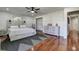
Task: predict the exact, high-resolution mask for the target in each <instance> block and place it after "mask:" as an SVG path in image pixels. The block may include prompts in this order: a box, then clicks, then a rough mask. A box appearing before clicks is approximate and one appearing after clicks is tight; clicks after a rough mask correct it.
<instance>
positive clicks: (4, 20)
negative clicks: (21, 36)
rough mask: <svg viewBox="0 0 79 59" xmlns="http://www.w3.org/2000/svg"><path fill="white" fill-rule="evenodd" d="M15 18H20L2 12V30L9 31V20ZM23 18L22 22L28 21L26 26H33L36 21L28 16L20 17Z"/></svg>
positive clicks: (0, 22)
mask: <svg viewBox="0 0 79 59" xmlns="http://www.w3.org/2000/svg"><path fill="white" fill-rule="evenodd" d="M13 16H14V17H18V16H16V15H13V14H10V13H6V12H0V30H1V29H3V30H6V29H7V21H8V20H9V19H11V20H13ZM20 17H22V20H25V21H26V26H28V27H29V26H32V23H33V22H34V21H32V20H33V18H32V17H27V16H20Z"/></svg>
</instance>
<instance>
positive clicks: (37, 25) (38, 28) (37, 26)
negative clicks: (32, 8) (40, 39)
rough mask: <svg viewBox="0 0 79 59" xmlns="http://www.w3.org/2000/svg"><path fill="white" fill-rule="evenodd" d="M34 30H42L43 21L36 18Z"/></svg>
mask: <svg viewBox="0 0 79 59" xmlns="http://www.w3.org/2000/svg"><path fill="white" fill-rule="evenodd" d="M36 30H41V31H42V30H43V19H42V18H37V19H36Z"/></svg>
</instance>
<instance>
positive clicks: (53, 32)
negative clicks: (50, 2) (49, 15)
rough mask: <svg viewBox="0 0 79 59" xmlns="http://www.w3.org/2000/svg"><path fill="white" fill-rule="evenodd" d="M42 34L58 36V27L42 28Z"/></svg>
mask: <svg viewBox="0 0 79 59" xmlns="http://www.w3.org/2000/svg"><path fill="white" fill-rule="evenodd" d="M44 33H46V34H50V35H56V36H60V27H59V26H44Z"/></svg>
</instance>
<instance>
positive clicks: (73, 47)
mask: <svg viewBox="0 0 79 59" xmlns="http://www.w3.org/2000/svg"><path fill="white" fill-rule="evenodd" d="M67 42H68V44H67V49H68V50H69V51H79V32H78V31H75V30H72V31H70V32H69V35H68V41H67Z"/></svg>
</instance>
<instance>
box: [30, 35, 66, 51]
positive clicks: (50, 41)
mask: <svg viewBox="0 0 79 59" xmlns="http://www.w3.org/2000/svg"><path fill="white" fill-rule="evenodd" d="M66 50H67V40H65V39H63V38H62V37H60V38H58V37H54V36H50V37H48V38H47V39H45V40H44V41H42V42H40V43H39V44H37V45H35V46H33V47H32V48H30V49H29V51H66Z"/></svg>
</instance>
